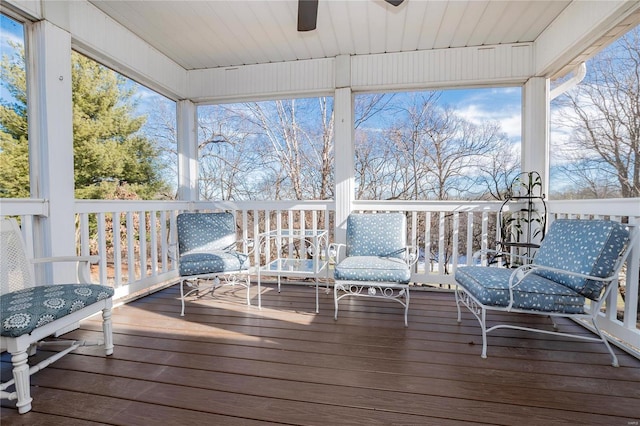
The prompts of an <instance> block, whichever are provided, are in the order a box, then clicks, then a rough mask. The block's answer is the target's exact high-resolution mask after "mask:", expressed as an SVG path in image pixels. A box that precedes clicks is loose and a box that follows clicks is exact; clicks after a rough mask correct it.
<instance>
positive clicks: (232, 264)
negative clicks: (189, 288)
mask: <svg viewBox="0 0 640 426" xmlns="http://www.w3.org/2000/svg"><path fill="white" fill-rule="evenodd" d="M179 263H180V268H179V269H180V275H181V276H187V275H201V274H213V273H218V272H237V271H240V270H243V269H248V268H249V266H250V265H249V256H247V255H246V254H242V253H238V252H235V251H222V250H213V251H210V252H197V251H195V252H189V253H186V254H184V255H182V256H180V262H179Z"/></svg>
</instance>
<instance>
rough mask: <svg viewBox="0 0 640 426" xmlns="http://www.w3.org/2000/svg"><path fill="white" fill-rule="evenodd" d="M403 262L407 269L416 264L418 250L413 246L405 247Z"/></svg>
mask: <svg viewBox="0 0 640 426" xmlns="http://www.w3.org/2000/svg"><path fill="white" fill-rule="evenodd" d="M404 261H405V262H407V265H408V266H409V267H412V266H413V265H415V264H416V262H418V248H417V247H415V246H407V247H406V248H405V259H404Z"/></svg>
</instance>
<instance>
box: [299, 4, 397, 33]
mask: <svg viewBox="0 0 640 426" xmlns="http://www.w3.org/2000/svg"><path fill="white" fill-rule="evenodd" d="M384 1H386V2H387V3H389V4H390V5H393V6H400V4H401V3H402V2H403V1H404V0H384ZM317 20H318V0H298V31H312V30H315V29H316V21H317Z"/></svg>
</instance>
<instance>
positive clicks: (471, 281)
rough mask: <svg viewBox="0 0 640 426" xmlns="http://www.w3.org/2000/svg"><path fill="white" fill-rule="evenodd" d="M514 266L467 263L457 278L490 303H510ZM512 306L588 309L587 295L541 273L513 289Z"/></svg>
mask: <svg viewBox="0 0 640 426" xmlns="http://www.w3.org/2000/svg"><path fill="white" fill-rule="evenodd" d="M512 272H513V269H504V268H489V267H486V266H464V267H459V268H458V269H457V271H456V275H455V278H456V282H457V283H458V284H459V285H461V286H462V287H464V289H465V290H466V291H467V292H468V293H469V294H471V295H473V296H474V297H475V298H476V299H477V300H478V301H479V302H480V303H482V304H483V305H487V306H497V307H507V306H508V305H509V277H510V276H511V273H512ZM512 308H515V309H524V310H534V311H542V312H557V313H568V314H579V313H584V297H583V296H581V295H580V294H578V293H576V292H575V291H573V290H572V289H570V288H568V287H566V286H564V285H562V284H558V283H556V282H554V281H551V280H549V279H547V278H544V277H541V276H540V275H535V274H529V275H527V276H526V278H525V279H523V280H522V281H521V282H520V283H519V284H518V285H517V286H516V287H515V288H514V290H513V305H512Z"/></svg>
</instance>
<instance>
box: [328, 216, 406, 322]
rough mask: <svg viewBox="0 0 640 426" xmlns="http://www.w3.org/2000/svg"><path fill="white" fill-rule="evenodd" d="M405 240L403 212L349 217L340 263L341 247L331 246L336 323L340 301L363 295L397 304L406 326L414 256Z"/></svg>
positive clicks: (339, 245)
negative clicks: (343, 252) (342, 256)
mask: <svg viewBox="0 0 640 426" xmlns="http://www.w3.org/2000/svg"><path fill="white" fill-rule="evenodd" d="M406 241H407V218H406V216H405V215H404V214H403V213H352V214H350V215H349V217H348V218H347V242H346V250H345V255H346V257H345V258H344V259H342V260H339V259H340V258H341V257H340V250H341V248H342V247H343V246H345V245H344V244H332V245H331V247H330V251H331V252H332V253H334V254H333V255H332V257H334V258H335V261H336V262H337V264H336V266H335V272H334V278H335V285H334V304H335V315H334V318H335V319H336V320H337V319H338V302H339V301H340V300H341V299H343V298H344V297H347V296H362V297H371V298H382V299H388V300H395V301H397V302H399V303H400V304H401V305H402V306H404V325H405V326H407V325H408V319H407V316H408V313H409V281H410V280H411V269H410V268H411V265H412V264H413V263H415V262H416V261H417V256H415V253H412V252H411V250H410V249H411V247H408V246H407V244H406ZM338 260H339V261H338Z"/></svg>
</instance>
